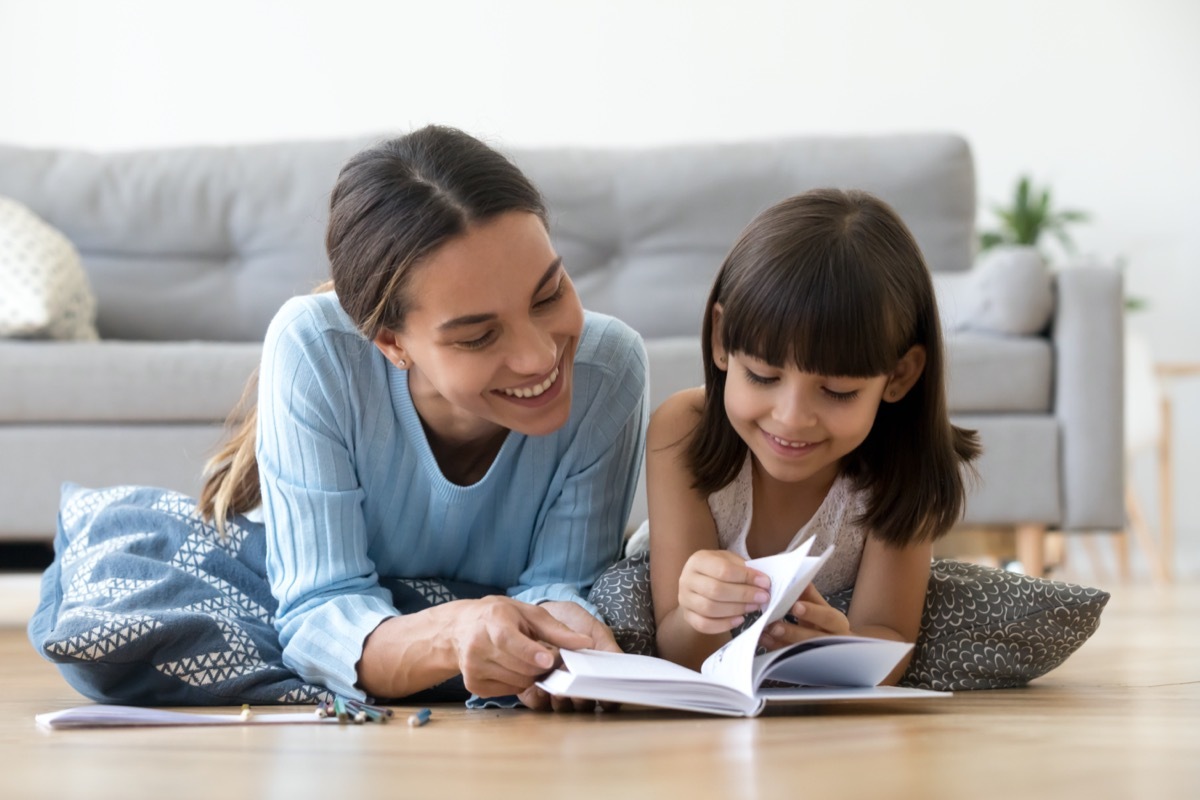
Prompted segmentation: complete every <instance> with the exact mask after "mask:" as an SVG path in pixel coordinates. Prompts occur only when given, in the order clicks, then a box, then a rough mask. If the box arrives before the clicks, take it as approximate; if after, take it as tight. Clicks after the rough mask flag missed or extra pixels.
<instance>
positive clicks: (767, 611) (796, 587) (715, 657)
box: [700, 539, 833, 695]
mask: <svg viewBox="0 0 1200 800" xmlns="http://www.w3.org/2000/svg"><path fill="white" fill-rule="evenodd" d="M812 543H813V540H812V539H809V540H808V541H806V542H804V543H803V544H801V545H800V546H799V547H797V548H796V549H795V550H792V551H790V552H787V553H780V554H778V555H774V556H766V557H765V558H755V559H751V560H750V561H747V562H746V565H747V566H749V567H752V568H754V569H756V570H759V571H760V572H762V573H764V574H766V575H767V576H768V577H769V578H770V579H771V599H770V600H769V601H767V607H766V608H764V609H763V613H762V616H760V617H759V618H758V619H757V620H755V621H754V624H753V625H751V626H750V627H749V628H746V630H744V631H742V632H741V633H740V634H738V635H737V636H736V637H734V638H733V639H732V640H731V641H730V642H728V643H727V644H726V645H725V646H723V647H722V648H721V649H720V650H718V651H717V652H715V653H713V654H712V655H711V656H709V657H708V658H706V659H705V660H704V664H702V665H701V667H700V672H701V673H702V674H704V675H706V676H708V677H710V678H713V679H714V680H719V681H720V682H721V683H724V684H726V685H728V686H732V687H734V688H736V689H737V690H738V691H740V692H742V693H744V694H747V695H753V694H754V691H755V687H756V686H757V683H758V681H757V680H756V676H755V674H754V672H755V671H754V656H755V653H756V652H757V650H758V640H759V637H760V636H761V635H762V632H763V629H764V628H766V627H767V626H768V625H770V624H771V623H772V622H775V621H776V620H778V619H782V618H783V616H784V615H785V614H787V612H788V609H790V608H791V607H792V604H793V603H795V602H796V600H797V599H798V598H799V597H800V594H801V593H802V592H803V591H804V587H805V586H807V585H808V584H809V583H811V582H812V579H813V578H814V577H815V576H816V574H817V572H819V571H820V569H821V567H822V566H823V565H824V564H825V561H826V560H827V559H828V558H829V556H830V555H832V554H833V548H832V547H830V548H828V549H827V550H826V551H825V552H824V553H822V554H821V555H819V556H816V557H813V556H809V555H808V551H809V550H810V549H811V548H812Z"/></svg>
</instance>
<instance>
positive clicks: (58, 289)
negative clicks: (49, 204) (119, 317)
mask: <svg viewBox="0 0 1200 800" xmlns="http://www.w3.org/2000/svg"><path fill="white" fill-rule="evenodd" d="M0 337H24V338H33V339H84V340H94V339H96V337H97V333H96V300H95V298H94V297H92V290H91V287H90V286H89V285H88V279H87V274H86V273H85V272H84V271H83V265H82V264H81V263H80V260H79V253H78V252H76V250H75V247H74V246H73V245H72V244H71V242H70V240H69V239H67V237H65V236H63V235H62V233H61V232H60V231H58V230H57V229H55V228H54V227H53V226H51V225H49V224H48V223H47V222H46V221H45V220H43V219H41V218H40V217H39V216H38V215H37V214H34V213H33V212H32V211H30V210H29V209H28V208H26V207H25V206H24V205H22V204H21V203H18V202H16V201H15V200H11V199H9V198H7V197H0Z"/></svg>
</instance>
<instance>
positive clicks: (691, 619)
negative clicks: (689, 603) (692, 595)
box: [683, 610, 746, 633]
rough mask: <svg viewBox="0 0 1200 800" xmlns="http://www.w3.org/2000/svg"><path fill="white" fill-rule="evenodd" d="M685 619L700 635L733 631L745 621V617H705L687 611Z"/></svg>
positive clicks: (684, 615)
mask: <svg viewBox="0 0 1200 800" xmlns="http://www.w3.org/2000/svg"><path fill="white" fill-rule="evenodd" d="M683 618H684V619H685V620H687V623H688V625H691V626H692V627H693V628H694V629H695V630H697V631H699V632H700V633H725V632H726V631H731V630H733V629H734V628H736V627H737V626H738V625H741V624H742V622H744V621H745V619H746V618H745V617H744V616H737V617H718V618H714V617H705V616H701V615H699V614H696V613H694V612H692V611H689V610H685V611H684V613H683Z"/></svg>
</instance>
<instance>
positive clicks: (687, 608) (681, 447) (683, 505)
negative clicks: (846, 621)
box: [646, 389, 769, 669]
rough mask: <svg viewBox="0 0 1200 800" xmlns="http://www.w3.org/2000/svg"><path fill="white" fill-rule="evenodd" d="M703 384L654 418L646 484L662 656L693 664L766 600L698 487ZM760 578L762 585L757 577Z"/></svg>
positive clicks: (725, 639)
mask: <svg viewBox="0 0 1200 800" xmlns="http://www.w3.org/2000/svg"><path fill="white" fill-rule="evenodd" d="M703 398H704V394H703V390H701V389H689V390H686V391H683V392H679V393H677V394H675V395H672V396H671V397H670V398H668V399H667V401H666V402H664V403H663V404H662V406H661V407H660V408H659V409H658V410H657V411H655V413H654V416H653V417H652V418H651V420H650V429H649V432H648V434H647V443H646V490H647V502H648V505H649V511H650V584H651V593H652V595H653V598H654V616H655V619H656V620H657V623H658V630H657V634H656V640H657V645H658V651H659V655H661V656H662V657H663V658H666V659H669V660H671V661H674V662H676V663H678V664H682V665H684V666H686V667H690V668H692V669H699V667H700V665H701V664H702V663H703V662H704V659H705V658H707V657H708V656H709V655H711V654H712V653H713V652H715V651H716V650H717V649H718V648H720V647H721V645H723V644H724V643H725V642H728V641H729V638H730V636H729V631H730V630H732V629H733V628H735V627H737V625H739V624H740V623H741V621H742V619H744V615H745V614H746V613H747V611H750V610H754V609H755V608H757V607H758V605H760V604H761V603H763V602H765V601H766V600H767V594H766V589H767V588H768V586H769V584H767V585H766V586H763V585H762V583H766V577H765V576H763V575H761V573H758V572H756V571H754V570H750V569H748V568H747V567H746V566H745V562H744V561H743V560H742V559H741V558H738V557H737V556H736V555H734V554H733V553H730V552H728V551H725V550H722V549H721V548H720V545H719V543H718V540H717V528H716V523H715V522H714V520H713V517H712V513H711V511H710V510H709V508H708V502H707V499H706V498H705V497H704V496H703V495H702V494H700V493H699V492H698V491H696V490H695V489H694V488H692V481H693V478H692V474H691V470H690V469H688V467H687V464H686V462H685V460H684V452H685V450H686V449H687V445H688V442H689V440H690V438H691V436H692V433H693V431H694V430H695V427H696V425H697V423H698V422H699V420H700V415H699V409H700V407H701V404H702V403H703ZM756 579H757V580H759V581H761V582H762V583H760V584H759V585H758V586H755V584H754V581H755V580H756Z"/></svg>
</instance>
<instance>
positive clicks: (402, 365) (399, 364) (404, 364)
mask: <svg viewBox="0 0 1200 800" xmlns="http://www.w3.org/2000/svg"><path fill="white" fill-rule="evenodd" d="M396 366H397V367H399V368H400V369H404V368H405V367H407V366H408V362H407V361H405V360H404V359H403V358H402V359H400V360H399V361H397V362H396Z"/></svg>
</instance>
